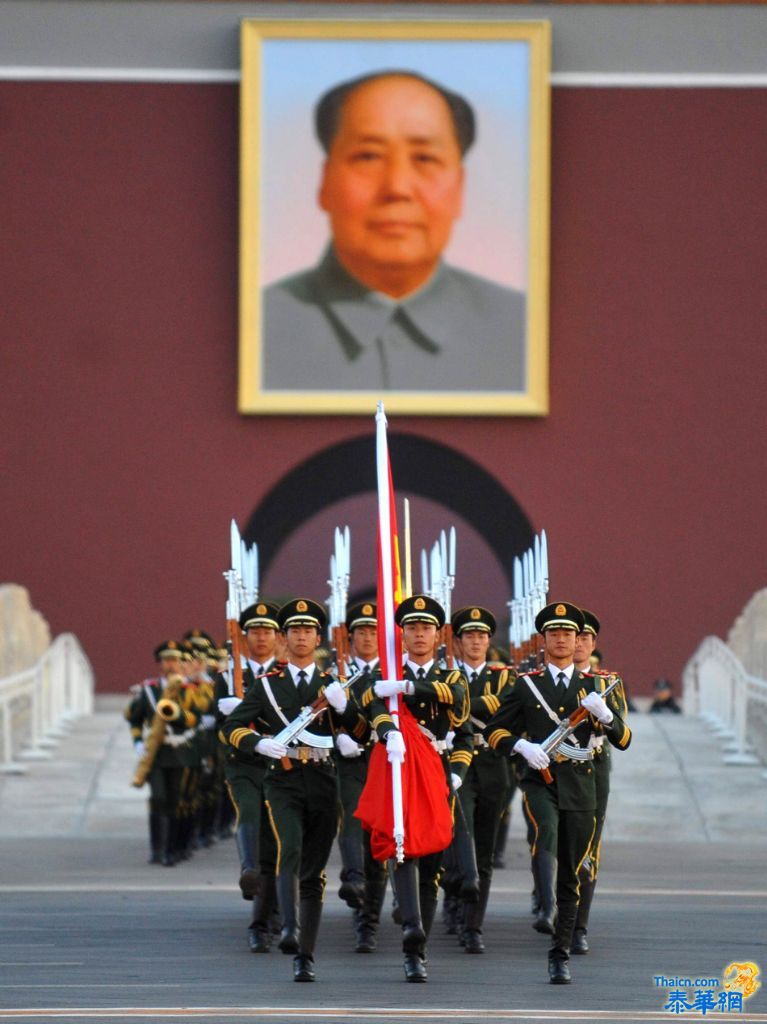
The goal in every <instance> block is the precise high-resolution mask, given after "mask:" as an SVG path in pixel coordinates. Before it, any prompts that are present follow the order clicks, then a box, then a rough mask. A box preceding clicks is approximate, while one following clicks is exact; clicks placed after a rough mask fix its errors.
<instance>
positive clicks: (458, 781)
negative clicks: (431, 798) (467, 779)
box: [450, 772, 463, 793]
mask: <svg viewBox="0 0 767 1024" xmlns="http://www.w3.org/2000/svg"><path fill="white" fill-rule="evenodd" d="M450 781H451V782H452V783H453V792H454V793H457V792H458V790H459V789H460V788H461V786H462V785H463V779H462V778H461V776H460V775H456V774H455V772H451V773H450Z"/></svg>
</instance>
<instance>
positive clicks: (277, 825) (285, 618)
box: [222, 599, 368, 981]
mask: <svg viewBox="0 0 767 1024" xmlns="http://www.w3.org/2000/svg"><path fill="white" fill-rule="evenodd" d="M278 622H279V625H280V628H281V629H283V630H285V629H288V630H289V629H290V627H291V626H293V625H308V624H309V623H311V624H312V625H313V627H314V628H316V629H317V630H318V631H319V629H321V628H323V627H324V625H325V622H326V618H325V612H324V610H323V609H322V606H321V605H319V604H317V603H316V602H314V601H309V600H308V599H298V600H297V601H292V602H289V604H287V605H284V606H283V607H282V608H281V609H280V612H279V615H278ZM302 676H303V677H302ZM332 682H333V679H332V677H331V676H330V675H328V674H327V673H324V672H321V671H320V670H319V669H318V668H316V667H315V666H313V665H310V666H308V667H307V668H305V669H299V668H298V667H297V666H295V665H292V664H287V665H285V666H283V667H281V668H280V669H279V670H278V671H275V672H274V673H270V674H269V675H268V676H267V677H266V678H263V679H260V680H256V681H255V683H254V685H253V686H251V688H250V690H249V692H248V693H247V695H246V696H245V697H244V699H243V701H242V703H241V704H240V705H239V706H238V707H237V708H235V709H234V711H233V712H232V713H231V714H230V715H229V717H228V719H227V720H226V722H225V723H224V726H223V730H222V731H223V734H224V736H225V737H226V739H227V740H228V741H229V743H230V744H231V745H232V746H233V747H234V748H235V749H236V750H238V751H239V752H240V753H243V754H246V755H253V754H254V753H256V752H257V751H256V746H257V745H258V744H259V743H260V742H261V741H262V740H264V739H268V738H270V737H274V736H275V735H276V734H277V733H279V732H280V731H281V730H282V729H283V728H284V726H285V725H286V723H287V722H291V721H293V719H295V718H296V717H297V716H298V715H299V713H300V712H301V709H302V708H303V707H306V706H308V705H310V704H312V703H313V701H315V700H316V699H317V698H318V697H321V696H322V695H323V693H324V692H325V690H326V688H327V687H328V685H329V684H331V683H332ZM341 726H343V727H344V728H345V729H346V730H347V731H348V732H349V734H350V735H351V736H353V737H355V738H356V739H358V740H363V741H364V740H365V739H366V738H367V735H368V725H367V722H366V721H365V719H364V717H363V716H362V715H361V713H360V712H359V709H358V708H357V707H356V704H355V702H354V701H353V700H352V699H349V700H348V701H347V702H346V706H345V708H344V710H343V712H335V711H333V710H332V709H331V708H328V710H326V711H325V713H324V714H323V715H322V716H320V718H318V719H316V720H315V721H314V722H313V723H312V725H311V727H310V732H311V733H313V734H315V735H317V736H321V737H331V736H332V733H333V730H334V729H337V728H339V727H341ZM288 758H289V760H288V761H287V763H283V760H284V759H283V760H278V759H276V758H274V757H269V758H268V763H267V768H266V774H265V779H264V796H265V799H266V806H267V810H268V814H269V820H270V822H271V826H272V829H273V831H274V836H275V839H276V843H277V868H276V873H277V893H278V897H279V904H280V912H281V915H282V924H283V928H282V933H281V936H280V942H279V948H280V949H281V951H282V952H283V953H293V954H294V955H295V959H294V978H295V980H296V981H313V980H314V968H313V963H314V946H315V941H316V938H317V932H318V930H319V924H320V916H321V913H322V896H323V892H324V889H325V866H326V864H327V861H328V857H329V855H330V850H331V848H332V845H333V839H334V837H335V834H336V827H337V817H336V779H335V761H334V758H333V756H332V753H331V751H330V750H329V749H328V748H325V747H313V746H308V745H302V746H299V747H292V748H290V749H289V751H288ZM299 893H300V907H299V906H298V902H299Z"/></svg>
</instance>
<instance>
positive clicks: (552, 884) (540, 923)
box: [533, 850, 557, 935]
mask: <svg viewBox="0 0 767 1024" xmlns="http://www.w3.org/2000/svg"><path fill="white" fill-rule="evenodd" d="M533 871H534V873H535V888H536V890H537V892H538V899H539V901H540V910H539V911H538V916H537V917H536V919H535V921H533V928H535V930H536V931H537V932H543V933H544V934H545V935H552V934H553V933H554V921H555V918H556V913H557V897H556V892H557V859H556V857H555V856H554V854H553V853H549V851H548V850H538V852H537V853H536V854H535V856H534V857H533Z"/></svg>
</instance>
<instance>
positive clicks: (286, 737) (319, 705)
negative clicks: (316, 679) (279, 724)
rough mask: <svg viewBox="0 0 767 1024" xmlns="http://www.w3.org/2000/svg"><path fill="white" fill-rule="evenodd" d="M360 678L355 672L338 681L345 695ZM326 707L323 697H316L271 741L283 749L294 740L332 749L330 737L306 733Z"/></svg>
mask: <svg viewBox="0 0 767 1024" xmlns="http://www.w3.org/2000/svg"><path fill="white" fill-rule="evenodd" d="M361 676H362V671H357V672H355V673H354V675H353V676H351V678H349V679H344V680H339V682H340V683H341V686H343V688H344V690H346V692H347V694H348V693H349V692H350V689H349V688H350V687H351V686H353V685H354V683H356V682H357V680H358V679H359V678H360V677H361ZM327 707H328V701H327V699H326V698H325V697H323V696H320V697H317V699H316V700H314V701H313V702H312V703H311V704H309V705H308V706H307V707H305V708H301V711H300V713H299V714H298V715H296V717H295V718H294V719H293V721H292V722H288V724H287V725H286V726H285V727H284V729H281V730H280V732H278V733H277V734H276V735H275V736H274V737H273V739H275V740H276V741H277V743H281V744H282V745H283V746H284V747H289V746H290V744H291V743H293V742H294V741H296V740H300V741H301V742H303V743H305V744H306V745H307V746H310V747H332V746H333V737H332V736H318V735H317V734H316V733H313V732H307V730H308V728H309V726H310V725H311V724H312V722H313V721H314V720H315V719H316V718H319V716H320V715H321V714H322V713H323V711H325V710H326V709H327Z"/></svg>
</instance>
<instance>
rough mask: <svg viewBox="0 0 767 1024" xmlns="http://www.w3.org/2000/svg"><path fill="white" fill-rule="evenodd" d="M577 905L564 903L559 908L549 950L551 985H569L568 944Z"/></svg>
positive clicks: (570, 979) (571, 935) (570, 938)
mask: <svg viewBox="0 0 767 1024" xmlns="http://www.w3.org/2000/svg"><path fill="white" fill-rule="evenodd" d="M576 911H577V905H576V904H575V903H565V904H562V905H560V906H559V908H558V914H557V924H556V928H555V929H554V936H553V938H552V940H551V949H549V981H550V982H551V984H552V985H569V984H570V982H571V981H572V978H571V976H570V942H571V941H572V937H573V926H574V925H575V914H576Z"/></svg>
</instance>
